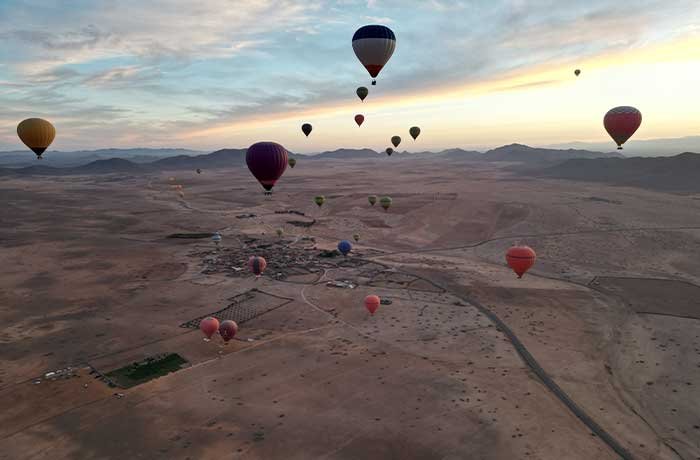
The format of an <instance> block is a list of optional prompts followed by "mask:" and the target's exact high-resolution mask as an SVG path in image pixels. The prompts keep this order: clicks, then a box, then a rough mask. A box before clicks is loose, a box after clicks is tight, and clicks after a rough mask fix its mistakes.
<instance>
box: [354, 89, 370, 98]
mask: <svg viewBox="0 0 700 460" xmlns="http://www.w3.org/2000/svg"><path fill="white" fill-rule="evenodd" d="M355 92H356V93H357V97H359V98H360V100H361V101H364V100H365V98H366V97H367V95H368V94H369V90H368V89H367V88H365V87H364V86H360V87H359V88H357V91H355Z"/></svg>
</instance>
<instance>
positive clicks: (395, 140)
mask: <svg viewBox="0 0 700 460" xmlns="http://www.w3.org/2000/svg"><path fill="white" fill-rule="evenodd" d="M391 143H392V144H394V147H398V146H399V144H400V143H401V138H400V137H399V136H393V137H392V138H391Z"/></svg>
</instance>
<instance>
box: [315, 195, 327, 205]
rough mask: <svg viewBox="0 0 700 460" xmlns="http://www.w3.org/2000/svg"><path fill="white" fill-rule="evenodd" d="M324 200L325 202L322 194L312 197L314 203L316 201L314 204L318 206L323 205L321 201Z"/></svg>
mask: <svg viewBox="0 0 700 460" xmlns="http://www.w3.org/2000/svg"><path fill="white" fill-rule="evenodd" d="M325 202H326V197H325V196H323V195H318V196H315V197H314V203H316V205H317V206H318V207H319V208H320V207H321V206H323V203H325Z"/></svg>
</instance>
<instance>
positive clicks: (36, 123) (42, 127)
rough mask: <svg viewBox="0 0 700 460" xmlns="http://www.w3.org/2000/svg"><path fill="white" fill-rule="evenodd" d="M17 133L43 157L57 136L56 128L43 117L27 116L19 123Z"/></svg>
mask: <svg viewBox="0 0 700 460" xmlns="http://www.w3.org/2000/svg"><path fill="white" fill-rule="evenodd" d="M17 135H18V136H19V138H20V140H21V141H22V142H24V145H26V146H27V147H29V148H30V149H31V150H32V152H34V153H36V157H37V158H38V159H41V154H42V153H44V151H45V150H46V149H47V148H49V145H51V143H52V142H53V140H54V138H55V137H56V128H54V127H53V125H52V124H51V123H49V122H48V121H46V120H43V119H41V118H27V119H26V120H23V121H22V122H20V124H18V125H17Z"/></svg>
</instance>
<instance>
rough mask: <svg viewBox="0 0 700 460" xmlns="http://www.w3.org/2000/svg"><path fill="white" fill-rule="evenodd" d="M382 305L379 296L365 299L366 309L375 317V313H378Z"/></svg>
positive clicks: (370, 296) (369, 296)
mask: <svg viewBox="0 0 700 460" xmlns="http://www.w3.org/2000/svg"><path fill="white" fill-rule="evenodd" d="M380 303H381V299H380V298H379V296H376V295H368V296H367V297H365V308H366V309H367V311H368V312H369V314H370V315H374V312H376V311H377V309H378V308H379V304H380Z"/></svg>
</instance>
